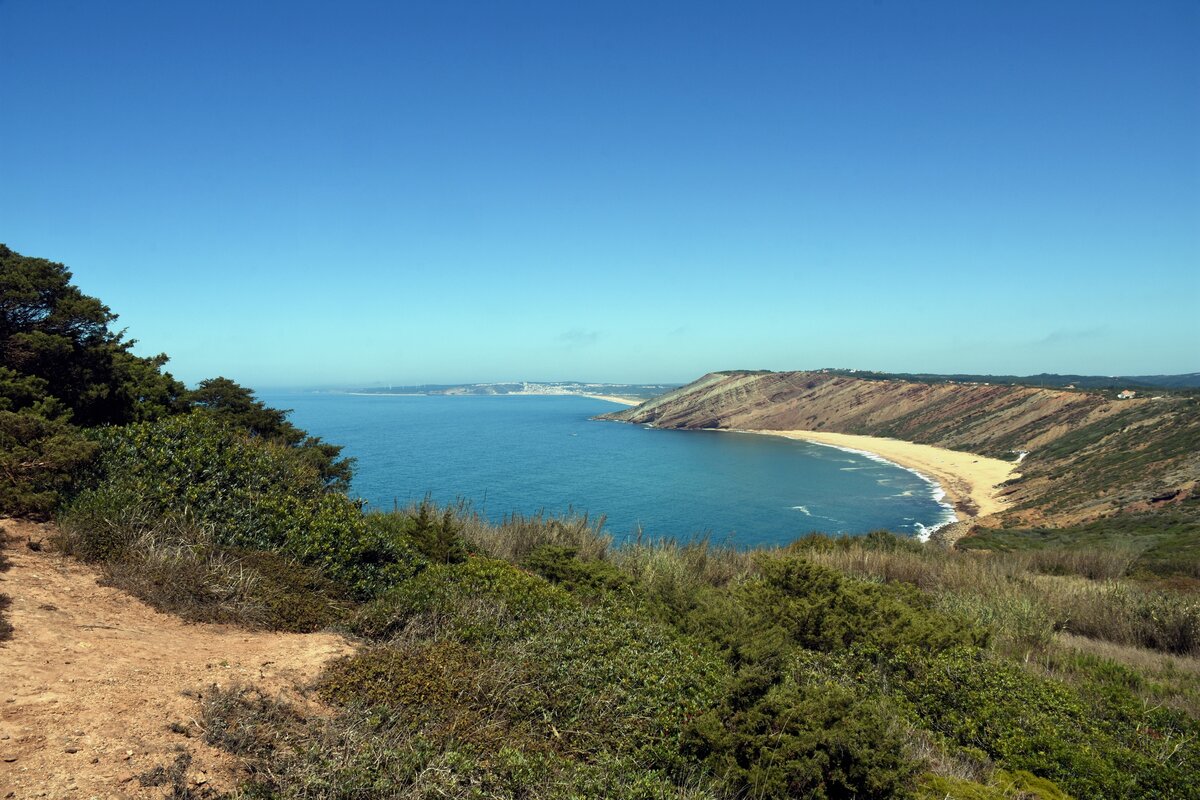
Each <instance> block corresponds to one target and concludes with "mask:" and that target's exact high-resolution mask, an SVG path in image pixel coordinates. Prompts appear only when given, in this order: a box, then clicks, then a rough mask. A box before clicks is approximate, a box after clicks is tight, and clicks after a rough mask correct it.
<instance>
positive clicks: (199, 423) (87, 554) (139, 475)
mask: <svg viewBox="0 0 1200 800" xmlns="http://www.w3.org/2000/svg"><path fill="white" fill-rule="evenodd" d="M96 435H97V438H98V440H99V442H100V445H101V449H100V455H99V457H98V459H97V462H96V464H95V467H94V469H93V472H92V475H91V476H90V480H89V481H88V486H87V488H85V489H83V490H82V491H80V492H78V493H77V495H76V496H75V497H74V498H73V500H72V502H71V503H70V504H69V505H68V506H67V507H66V509H65V511H64V513H63V514H62V516H61V524H62V527H63V529H64V531H65V532H66V534H67V540H68V541H69V542H70V549H71V552H73V553H75V554H77V555H79V556H80V557H82V558H85V559H87V560H93V561H110V560H114V559H120V558H123V557H124V555H125V553H126V551H127V550H128V548H129V547H130V545H131V544H132V543H133V542H136V541H139V537H141V536H142V535H143V534H145V533H146V532H147V531H148V530H150V529H153V528H155V527H156V526H158V525H159V524H160V522H161V521H162V520H169V519H173V518H184V519H187V520H190V521H193V522H194V523H195V524H197V525H200V526H202V527H203V528H205V530H207V531H209V532H210V535H211V537H212V540H213V542H214V544H216V545H217V546H219V547H222V548H238V549H243V550H246V549H253V550H270V551H279V552H282V553H286V554H289V555H291V556H293V557H295V558H297V559H299V560H300V561H301V562H303V563H304V564H306V565H309V566H312V567H315V568H317V569H319V570H321V571H322V572H323V573H324V574H325V575H326V576H327V577H328V578H330V579H331V580H333V581H335V582H337V583H339V584H341V585H342V586H344V587H346V589H347V590H348V591H349V592H350V593H351V594H352V595H353V596H355V597H358V598H366V597H370V596H373V595H375V594H377V593H378V592H380V591H382V590H383V589H385V588H387V587H388V586H391V585H393V584H395V583H397V582H399V581H402V580H404V579H406V578H408V577H410V576H412V575H413V574H415V573H416V572H417V571H419V570H420V569H421V568H422V567H423V566H424V563H425V561H424V559H423V558H422V557H421V556H420V555H419V554H418V553H417V552H416V551H415V550H414V549H413V547H412V546H411V544H410V543H409V541H408V540H407V539H406V538H405V537H404V536H403V535H399V534H397V533H396V532H395V531H394V530H392V529H391V528H390V527H389V525H388V524H386V523H384V522H383V521H382V520H380V519H379V518H375V517H364V516H363V514H362V512H361V511H360V510H359V507H358V505H357V504H356V503H355V502H354V501H352V500H350V499H349V498H348V497H346V496H345V495H343V494H340V493H337V492H330V491H326V486H325V481H324V479H323V478H322V477H321V475H320V473H319V472H318V470H317V469H316V468H315V467H314V466H313V464H312V463H311V460H310V459H308V458H307V457H306V456H305V455H304V454H303V453H301V452H300V451H299V450H296V449H293V448H290V447H288V446H285V445H282V444H278V443H274V442H271V441H266V440H261V439H255V438H253V437H251V436H249V435H248V434H246V433H244V432H242V431H239V430H237V429H234V428H230V427H228V426H226V425H223V424H221V423H220V422H218V421H217V420H216V419H214V418H213V417H212V416H211V415H209V414H206V413H193V414H189V415H185V416H178V417H171V418H168V419H164V420H160V421H157V422H148V423H140V424H137V425H130V426H126V427H124V428H112V429H105V430H103V431H100V432H99V433H97V434H96Z"/></svg>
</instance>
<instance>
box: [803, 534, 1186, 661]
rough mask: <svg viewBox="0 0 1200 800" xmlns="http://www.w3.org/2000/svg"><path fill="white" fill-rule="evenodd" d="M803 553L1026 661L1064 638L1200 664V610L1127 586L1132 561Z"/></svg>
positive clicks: (1085, 556)
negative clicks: (961, 619) (929, 609)
mask: <svg viewBox="0 0 1200 800" xmlns="http://www.w3.org/2000/svg"><path fill="white" fill-rule="evenodd" d="M801 547H802V551H803V552H804V554H805V556H806V557H807V558H809V559H811V560H813V561H815V562H817V563H819V564H823V565H825V566H828V567H831V568H833V569H837V570H840V571H842V572H846V573H849V574H851V575H855V576H858V577H863V578H867V579H870V580H879V581H902V582H905V583H911V584H913V585H915V586H917V587H919V588H921V589H923V590H925V591H926V592H929V593H930V594H931V595H932V597H933V598H934V602H935V604H936V605H937V606H938V607H939V608H941V609H942V610H945V611H948V612H951V613H956V614H960V615H963V616H965V617H967V618H969V619H972V620H975V621H977V622H980V623H982V624H984V625H986V626H988V627H989V628H991V629H992V630H993V631H995V633H996V636H997V642H998V644H999V646H1001V647H1002V648H1003V649H1006V650H1008V651H1010V653H1011V654H1013V655H1017V656H1019V657H1022V658H1025V659H1028V658H1030V657H1031V656H1032V655H1034V654H1035V653H1037V652H1038V651H1040V650H1042V649H1044V648H1045V647H1046V646H1047V645H1048V644H1049V643H1050V641H1051V640H1052V639H1053V637H1054V635H1055V633H1056V632H1059V631H1068V632H1071V633H1075V634H1079V635H1083V636H1089V637H1092V638H1095V639H1100V640H1103V641H1108V642H1113V643H1115V644H1121V645H1129V646H1137V647H1145V648H1151V649H1155V650H1160V651H1162V652H1167V653H1175V654H1181V655H1200V602H1197V600H1196V599H1194V598H1193V597H1189V596H1187V595H1181V594H1179V593H1176V592H1172V591H1169V590H1165V589H1159V588H1154V587H1151V586H1148V585H1145V584H1142V583H1139V582H1136V581H1132V580H1128V579H1126V578H1125V577H1124V575H1125V574H1126V571H1127V569H1128V567H1129V565H1130V564H1131V563H1132V560H1133V559H1132V556H1131V555H1130V554H1129V553H1128V552H1110V551H1086V550H1085V551H1080V550H1062V551H1059V550H1042V551H1033V552H1015V553H996V552H981V551H942V550H938V549H934V548H920V549H910V548H904V549H897V550H885V549H876V548H872V547H870V546H868V545H867V544H866V543H864V542H857V541H855V540H852V539H851V540H846V542H845V543H844V544H841V543H840V544H839V545H838V546H832V547H830V546H804V545H803V542H802V543H801Z"/></svg>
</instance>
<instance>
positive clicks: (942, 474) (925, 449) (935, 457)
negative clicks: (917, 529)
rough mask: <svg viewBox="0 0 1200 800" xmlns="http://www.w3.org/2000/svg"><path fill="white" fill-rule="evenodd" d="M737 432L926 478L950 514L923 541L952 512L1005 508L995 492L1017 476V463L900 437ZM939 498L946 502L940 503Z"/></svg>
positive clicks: (976, 514) (925, 535) (950, 519)
mask: <svg viewBox="0 0 1200 800" xmlns="http://www.w3.org/2000/svg"><path fill="white" fill-rule="evenodd" d="M740 432H742V433H758V434H764V435H768V436H783V437H786V438H788V439H800V440H803V441H807V442H812V443H813V444H821V445H826V446H828V447H837V448H839V449H842V450H851V451H854V452H858V453H862V454H864V455H868V456H871V457H873V458H879V459H882V460H884V461H888V462H890V463H892V464H895V465H896V466H898V467H902V468H904V469H907V470H908V471H910V472H912V473H914V474H916V475H917V476H918V477H920V478H922V479H923V480H925V481H928V482H929V483H930V484H931V485H932V486H933V487H934V488H933V492H934V494H933V497H934V500H936V501H937V502H939V503H941V504H942V505H944V506H946V508H947V511H948V512H949V513H948V514H947V519H946V520H945V521H944V522H942V523H941V524H939V525H935V526H933V527H930V528H926V529H925V530H924V531H923V532H922V534H921V538H922V539H924V538H928V535H929V534H930V533H932V532H933V531H934V530H937V528H939V527H941V526H942V525H946V524H949V523H951V522H954V521H955V519H954V515H955V514H957V515H958V516H965V517H982V516H987V515H988V514H995V513H997V512H999V511H1003V510H1004V509H1005V500H1004V498H1001V497H999V496H998V494H997V490H996V486H997V484H1000V483H1003V482H1004V481H1006V480H1010V479H1012V478H1015V477H1017V476H1018V475H1019V473H1017V472H1016V465H1015V464H1014V463H1011V462H1008V461H1001V460H1000V459H998V458H988V457H987V456H980V455H976V454H974V453H964V452H962V451H960V450H947V449H946V448H944V447H935V446H933V445H928V444H915V443H913V442H905V441H902V440H900V439H886V438H883V437H879V436H858V435H855V434H849V433H832V432H829V431H740ZM943 496H944V497H945V499H946V500H948V501H949V503H946V502H943V500H942V497H943Z"/></svg>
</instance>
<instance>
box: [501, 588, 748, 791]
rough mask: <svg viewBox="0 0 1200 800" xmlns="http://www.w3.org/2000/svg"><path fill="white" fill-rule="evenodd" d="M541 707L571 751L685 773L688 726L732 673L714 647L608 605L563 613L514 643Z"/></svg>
mask: <svg viewBox="0 0 1200 800" xmlns="http://www.w3.org/2000/svg"><path fill="white" fill-rule="evenodd" d="M511 649H512V650H513V651H515V653H516V654H517V657H519V658H520V659H521V661H522V663H523V664H524V665H525V670H524V671H525V672H526V674H528V675H529V676H530V677H531V679H532V681H533V687H534V688H535V691H536V698H537V701H536V703H535V705H534V707H533V708H534V709H540V713H542V714H544V715H546V718H547V719H548V720H549V721H550V722H551V723H552V725H553V729H552V730H551V731H550V733H551V735H553V736H554V737H555V738H556V739H558V740H560V741H561V743H562V746H563V747H565V748H567V750H568V752H570V753H572V754H574V755H576V756H579V757H586V756H587V754H589V753H592V752H597V751H600V750H607V751H609V752H614V753H624V754H629V755H631V756H633V757H635V758H636V759H637V760H638V762H639V763H643V764H647V765H650V766H653V767H654V768H656V769H666V770H669V771H670V772H671V774H683V772H685V771H686V770H687V769H688V762H687V759H685V758H684V757H683V756H682V755H681V753H680V741H681V736H682V733H683V728H684V726H685V725H686V724H687V723H688V721H689V720H691V719H692V718H694V717H695V716H697V715H699V714H701V713H703V712H704V711H705V710H707V709H708V708H710V707H711V706H712V705H713V704H715V703H716V702H717V701H718V700H719V699H720V697H721V692H722V689H723V686H724V684H725V681H726V679H727V677H728V675H729V667H728V664H727V663H726V661H725V660H724V659H723V658H722V657H721V656H720V655H719V653H717V651H716V650H715V649H714V648H712V647H711V646H707V645H706V644H704V643H702V642H699V641H697V640H695V639H693V638H691V637H686V636H681V635H680V634H679V633H678V632H677V631H675V630H674V629H673V628H671V627H670V626H667V625H661V624H654V623H648V622H646V621H645V620H642V619H639V618H637V617H636V616H635V615H633V614H631V613H629V612H628V611H626V610H624V609H621V608H615V607H606V606H594V607H588V608H581V607H576V608H566V609H561V610H559V611H556V612H553V613H551V614H549V615H547V617H546V618H544V620H543V622H542V624H541V625H539V626H538V627H537V628H536V630H535V631H534V632H533V634H532V635H531V636H530V637H529V638H528V639H526V640H525V641H523V642H520V643H517V644H514V645H512V646H511Z"/></svg>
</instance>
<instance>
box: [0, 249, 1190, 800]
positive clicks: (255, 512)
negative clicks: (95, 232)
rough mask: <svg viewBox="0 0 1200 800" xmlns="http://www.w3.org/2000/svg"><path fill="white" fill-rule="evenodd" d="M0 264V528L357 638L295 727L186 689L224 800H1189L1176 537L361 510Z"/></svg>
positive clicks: (283, 435) (201, 615)
mask: <svg viewBox="0 0 1200 800" xmlns="http://www.w3.org/2000/svg"><path fill="white" fill-rule="evenodd" d="M0 265H2V266H3V272H2V277H3V281H5V284H4V285H5V287H15V288H14V289H13V293H12V297H13V298H16V299H15V300H14V301H10V295H9V293H8V289H7V288H6V293H5V305H3V306H2V310H3V311H4V314H5V316H4V321H3V325H4V326H5V327H4V328H3V329H2V330H0V334H2V339H0V345H2V350H0V352H3V354H4V359H5V361H4V363H3V365H2V367H3V369H5V370H7V371H6V372H4V373H0V388H2V391H0V397H2V398H3V402H4V403H5V404H6V405H4V406H3V408H2V409H0V414H8V415H9V416H7V417H4V418H3V419H0V431H3V432H4V435H6V436H24V439H22V441H23V442H24V444H21V445H19V446H16V447H14V448H12V449H11V450H9V449H7V448H6V450H5V455H4V458H5V459H7V460H6V461H5V462H4V465H3V466H4V469H2V470H0V474H2V475H3V478H0V482H2V483H3V489H2V492H3V493H2V494H0V501H2V502H3V504H4V510H5V511H6V512H7V513H23V514H37V515H46V514H49V513H51V512H53V513H54V514H55V516H56V517H57V521H58V523H59V528H60V530H61V536H60V539H59V541H58V544H59V546H60V547H61V548H62V549H63V550H64V551H65V552H68V553H71V554H73V555H75V556H77V557H79V558H81V559H85V560H87V561H90V562H92V563H94V564H96V565H97V566H98V567H99V568H100V569H102V570H103V571H104V573H105V575H106V576H107V580H109V581H111V582H112V583H114V584H115V585H118V586H120V587H123V588H125V589H127V590H128V591H130V592H132V593H134V594H136V595H137V596H139V597H142V598H144V599H145V600H147V601H148V602H150V603H152V604H154V605H155V606H156V607H158V608H161V609H164V610H168V611H172V612H174V613H178V614H180V615H182V616H184V617H185V618H188V619H192V620H198V621H223V622H234V623H237V624H241V625H246V626H251V627H260V628H268V629H276V630H291V631H312V630H318V629H324V628H334V629H338V630H341V631H344V632H345V633H346V634H347V635H349V636H353V637H356V639H357V640H358V641H359V642H360V645H361V646H360V647H359V648H358V650H357V651H356V653H355V654H354V655H351V656H349V657H346V658H343V659H341V660H339V661H336V662H334V663H332V664H331V665H330V666H329V667H328V668H327V669H326V671H325V673H324V675H323V676H322V677H321V678H320V680H319V681H318V684H317V685H316V686H315V687H313V690H314V697H315V698H317V699H319V700H320V701H321V702H322V703H323V704H324V705H323V707H321V708H319V709H315V710H314V708H312V707H308V706H300V705H296V706H289V705H286V704H283V703H281V702H279V701H277V700H275V699H272V698H271V697H268V696H266V695H264V694H262V693H260V692H259V691H257V690H256V689H255V688H254V687H229V686H226V687H223V688H218V687H212V688H210V689H205V690H204V691H203V692H202V695H201V698H200V705H201V715H200V724H201V728H202V730H203V735H204V737H205V738H206V740H207V741H209V742H210V743H212V744H214V745H217V746H219V747H222V748H224V749H226V750H228V751H229V752H231V753H234V754H236V755H237V756H239V757H240V758H242V759H243V760H244V761H245V763H246V764H247V778H246V785H245V787H244V789H243V792H242V794H241V796H244V797H253V798H297V799H298V798H347V799H349V798H365V797H397V798H427V797H462V798H530V799H531V800H537V799H538V798H618V799H619V798H629V799H631V800H632V799H633V798H689V799H691V798H695V799H696V800H699V799H700V798H713V799H714V800H716V799H717V798H729V799H730V800H732V799H733V798H763V799H766V798H793V797H806V798H872V797H877V798H892V797H913V798H930V799H931V800H932V799H933V798H937V799H938V800H944V799H945V798H951V797H953V798H962V799H965V798H1010V799H1012V800H1016V799H1017V798H1043V800H1051V798H1062V797H1067V796H1072V797H1080V798H1082V797H1087V798H1135V797H1136V798H1141V797H1149V798H1188V797H1197V796H1200V789H1198V788H1197V787H1198V786H1200V780H1198V778H1200V769H1198V765H1200V659H1198V657H1200V603H1198V602H1197V596H1198V595H1197V593H1196V592H1195V583H1194V581H1191V580H1190V579H1189V578H1187V577H1186V576H1183V577H1180V576H1173V577H1164V571H1163V570H1155V571H1149V568H1148V567H1147V564H1148V563H1153V559H1151V560H1150V561H1149V562H1148V561H1147V557H1146V554H1147V553H1148V552H1150V549H1153V548H1163V547H1168V546H1169V547H1180V546H1183V545H1182V544H1180V542H1181V540H1180V539H1179V532H1178V531H1177V530H1176V529H1175V528H1171V527H1169V528H1168V530H1167V532H1166V533H1164V535H1163V536H1161V537H1159V538H1158V539H1156V540H1155V543H1154V544H1153V546H1152V548H1149V549H1143V550H1124V549H1113V548H1098V547H1095V546H1092V543H1091V542H1090V540H1089V538H1088V537H1089V536H1091V533H1088V534H1087V535H1083V534H1081V536H1080V538H1079V540H1077V541H1076V540H1071V541H1069V540H1068V539H1066V538H1064V539H1060V540H1057V541H1043V542H1040V545H1042V546H1038V547H1033V546H1028V547H1027V546H1018V545H1017V544H1015V543H1016V542H1028V541H1036V539H1035V537H1034V536H1033V535H1031V534H1028V533H1025V534H1022V533H1021V532H1018V531H997V532H992V533H989V534H988V536H991V537H993V538H992V540H991V541H992V543H993V544H994V545H997V546H996V547H993V549H992V550H990V551H988V552H974V551H970V550H964V551H960V552H945V551H942V550H939V549H935V548H933V547H932V546H928V545H921V544H918V543H916V542H913V541H911V540H907V539H902V538H898V537H896V536H893V535H891V534H888V533H886V532H877V533H874V534H871V535H869V536H865V537H860V538H857V539H838V538H830V537H825V536H810V537H806V538H804V539H801V540H799V541H797V542H795V543H793V544H792V545H791V546H789V547H786V548H781V549H776V550H769V551H766V550H764V551H755V552H747V551H739V550H734V549H730V548H725V547H719V546H714V545H713V544H711V543H710V542H708V541H705V540H696V541H688V542H673V541H662V540H650V539H644V540H636V541H632V542H627V543H623V544H620V545H615V544H614V543H613V542H612V541H611V540H610V539H609V538H608V537H607V536H606V535H605V534H604V530H603V520H588V519H586V518H581V519H576V518H570V519H559V518H551V517H545V516H535V517H522V516H514V517H512V518H509V519H506V520H504V521H503V522H502V523H499V524H493V523H490V522H488V521H486V520H483V519H481V518H479V517H478V516H476V515H474V514H472V513H470V511H469V510H468V509H463V508H437V507H434V506H433V505H432V504H430V503H428V502H425V503H421V504H419V505H417V506H415V507H413V508H409V509H403V510H396V511H394V512H392V513H377V512H372V513H365V512H364V511H363V510H362V508H361V507H360V505H359V504H358V503H357V502H355V501H354V500H352V499H351V498H350V497H348V496H347V495H346V493H345V488H346V486H347V484H348V480H349V477H350V464H349V463H348V462H346V461H344V460H340V459H339V452H338V450H337V448H336V447H335V446H332V445H328V444H325V443H323V442H321V441H320V440H318V439H315V438H314V437H310V436H308V435H307V434H306V433H305V432H303V431H300V430H299V429H297V428H295V427H294V426H292V425H291V424H290V423H288V422H287V419H286V415H285V414H284V413H283V412H280V411H277V410H274V409H268V408H266V407H265V406H263V405H262V404H261V403H259V402H258V401H257V400H255V399H254V397H253V395H252V393H250V392H249V391H247V390H245V389H243V388H241V387H238V386H237V385H236V384H234V383H232V382H230V381H226V380H224V379H214V380H213V381H207V382H204V383H203V384H202V385H201V387H200V388H199V389H197V390H195V391H192V392H189V391H187V390H186V389H185V388H184V387H182V386H179V385H178V384H177V383H175V382H174V381H173V380H172V379H170V376H169V375H166V374H165V373H162V372H161V366H162V363H163V359H161V358H159V359H150V360H145V359H137V358H136V357H134V356H132V355H131V354H129V352H128V345H129V343H127V342H125V341H124V340H123V339H122V338H121V337H120V335H116V334H112V333H109V332H108V330H107V324H108V323H109V322H110V321H111V320H112V315H111V314H110V313H109V312H108V310H107V309H106V308H104V307H103V306H102V305H100V304H99V303H98V301H94V300H92V299H91V298H86V297H83V296H82V295H79V294H78V291H77V290H74V289H73V287H70V285H69V280H68V279H69V273H66V272H65V270H64V269H63V268H62V267H61V265H54V264H50V263H49V262H43V261H40V260H37V259H25V258H23V257H21V256H17V255H16V254H13V253H11V251H8V250H0ZM47 298H49V299H47ZM56 298H57V299H56ZM72 314H74V315H75V317H80V318H82V319H84V320H86V321H88V322H87V325H83V326H82V327H80V325H78V324H74V323H68V322H63V320H64V319H68V320H69V319H71V318H72ZM89 325H90V327H88V326H89ZM81 331H84V333H86V335H84V333H81ZM55 336H58V337H63V338H60V339H58V340H54V341H53V342H51V341H49V340H48V339H47V338H46V337H51V338H52V337H55ZM51 345H53V346H51ZM39 354H40V355H39ZM51 356H53V357H51ZM56 359H57V360H56ZM77 362H78V363H85V362H86V363H87V364H91V365H93V366H94V367H95V368H94V369H91V368H89V369H90V371H89V370H83V369H82V368H81V369H75V367H74V365H76V364H77ZM95 365H99V366H95ZM104 388H107V390H108V394H105V393H104V391H102V389H104ZM100 395H103V397H101V396H100ZM122 398H124V399H122ZM131 398H140V399H131ZM22 431H27V433H22ZM1103 530H1104V528H1103V526H1101V527H1100V528H1097V529H1096V531H1097V535H1100V536H1102V535H1103ZM1022 537H1023V538H1022ZM1184 538H1185V539H1186V537H1184ZM1172 542H1173V543H1174V544H1172ZM1001 545H1003V547H1001ZM1005 547H1007V549H1004V548H1005ZM1161 552H1166V551H1162V550H1160V553H1161ZM177 766H178V769H177V770H176V771H177V772H179V774H182V773H183V772H184V771H186V767H187V764H186V763H182V762H181V763H180V765H177ZM161 773H162V774H157V773H156V774H154V775H151V776H148V777H147V780H152V781H161V783H162V785H164V786H165V785H167V784H169V783H172V782H174V783H179V781H178V780H176V778H175V777H173V776H174V773H171V771H170V770H169V769H164V770H162V771H161Z"/></svg>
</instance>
